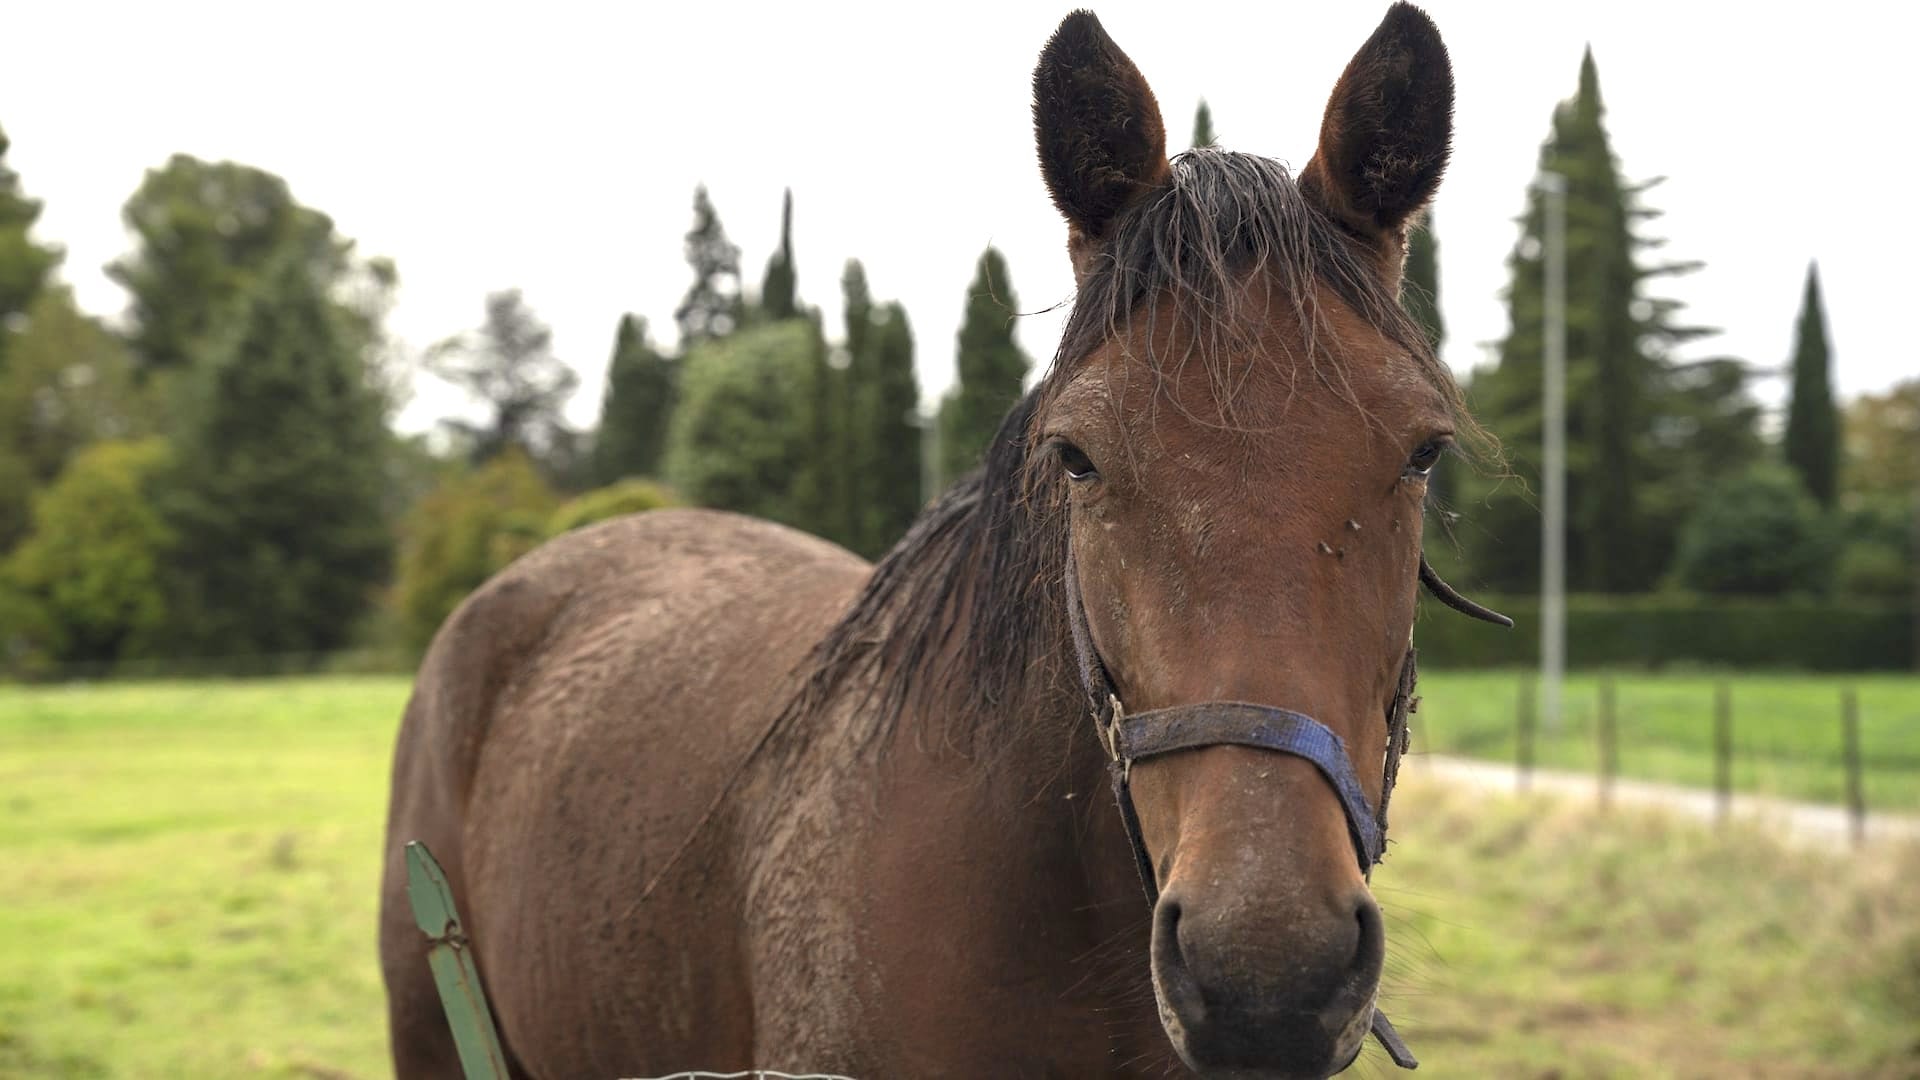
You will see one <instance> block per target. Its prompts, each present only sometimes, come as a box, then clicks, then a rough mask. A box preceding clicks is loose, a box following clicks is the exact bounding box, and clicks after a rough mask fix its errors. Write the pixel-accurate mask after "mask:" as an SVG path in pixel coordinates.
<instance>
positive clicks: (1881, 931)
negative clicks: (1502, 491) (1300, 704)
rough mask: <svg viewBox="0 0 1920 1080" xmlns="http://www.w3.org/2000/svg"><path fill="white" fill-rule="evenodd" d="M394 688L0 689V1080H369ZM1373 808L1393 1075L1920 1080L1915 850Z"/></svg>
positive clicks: (1485, 810)
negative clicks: (1817, 846) (1848, 849)
mask: <svg viewBox="0 0 1920 1080" xmlns="http://www.w3.org/2000/svg"><path fill="white" fill-rule="evenodd" d="M1480 679H1481V677H1479V676H1474V677H1470V678H1439V677H1436V678H1433V679H1430V680H1428V681H1426V682H1425V683H1423V688H1424V689H1425V691H1426V693H1427V694H1428V697H1429V705H1428V707H1427V708H1428V711H1427V712H1426V713H1423V715H1424V716H1425V717H1426V718H1427V721H1428V724H1429V725H1430V726H1431V727H1432V728H1433V729H1434V730H1433V737H1434V739H1435V741H1436V744H1438V743H1439V741H1440V740H1441V738H1442V736H1443V734H1444V735H1445V737H1447V738H1453V737H1455V736H1456V735H1457V731H1456V730H1454V729H1453V728H1449V727H1448V725H1450V724H1458V725H1459V729H1460V730H1470V729H1469V728H1468V727H1467V726H1466V724H1465V723H1464V722H1463V721H1456V720H1454V719H1453V718H1454V717H1456V716H1460V715H1465V714H1466V710H1467V709H1468V707H1470V706H1471V705H1472V704H1473V703H1474V702H1475V701H1477V700H1480V698H1481V697H1482V695H1484V696H1485V697H1486V698H1487V699H1489V701H1490V703H1489V704H1488V706H1487V708H1486V709H1485V713H1486V715H1487V717H1488V719H1487V720H1486V724H1487V725H1488V728H1487V730H1489V731H1491V730H1493V725H1494V724H1495V722H1496V720H1497V718H1498V716H1499V715H1500V711H1499V707H1500V705H1502V704H1505V705H1506V706H1507V708H1508V709H1509V710H1510V695H1508V694H1506V693H1504V692H1503V691H1501V689H1500V688H1501V686H1502V685H1506V686H1508V687H1509V688H1510V687H1511V683H1510V682H1508V683H1506V684H1502V683H1500V682H1498V681H1496V680H1492V679H1487V680H1485V681H1484V682H1476V680H1480ZM1878 692H1879V691H1876V693H1878ZM405 693H406V686H405V683H404V681H403V680H400V679H394V678H368V679H348V678H342V679H326V680H318V679H316V680H282V681H266V682H252V683H173V684H110V685H103V686H65V687H49V688H18V687H5V686H0V1077H96V1076H110V1077H122V1076H125V1077H254V1076H260V1077H309V1078H313V1077H319V1078H340V1077H376V1076H383V1075H385V1074H386V1059H385V1046H384V1039H385V1034H384V1024H383V1019H382V1017H383V1011H382V999H381V991H380V986H379V977H378V973H377V968H376V960H375V952H374V940H373V938H374V932H373V926H374V908H375V896H374V893H375V884H376V877H377V861H378V849H379V844H380V832H381V826H382V820H383V805H384V799H385V788H386V769H387V755H388V751H389V746H390V742H391V739H392V732H393V727H394V723H395V720H396V718H397V717H398V715H399V711H400V708H401V705H402V703H403V700H404V698H405ZM1635 693H1637V691H1633V690H1630V689H1629V688H1628V687H1626V686H1623V688H1622V702H1623V706H1624V705H1625V704H1626V703H1627V702H1629V701H1631V700H1633V695H1634V694H1635ZM1741 693H1742V697H1743V699H1744V698H1745V697H1746V696H1747V694H1746V692H1745V691H1742V692H1741ZM1826 693H1827V691H1826V689H1825V688H1815V689H1813V690H1809V691H1807V698H1808V700H1811V701H1817V700H1819V699H1821V698H1822V697H1823V696H1826ZM1886 693H1887V695H1888V700H1889V701H1893V702H1895V703H1896V707H1897V703H1898V702H1899V701H1902V700H1905V701H1911V700H1912V695H1913V691H1912V689H1911V687H1910V686H1909V687H1907V688H1905V689H1901V688H1900V687H1897V686H1893V685H1889V687H1887V688H1886ZM1862 695H1863V700H1867V701H1871V700H1874V699H1872V698H1869V696H1868V691H1867V687H1866V684H1864V683H1863V684H1862ZM1901 695H1905V696H1904V697H1903V696H1901ZM1655 696H1657V695H1653V694H1652V693H1651V692H1650V694H1649V700H1653V698H1654V697H1655ZM1874 707H1875V706H1873V705H1868V711H1869V715H1871V712H1872V709H1873V708H1874ZM1624 714H1625V709H1624V708H1623V722H1622V728H1623V732H1625V731H1628V730H1631V729H1629V728H1628V727H1627V723H1626V717H1625V715H1624ZM1508 715H1510V712H1509V714H1508ZM1491 738H1492V737H1491V736H1489V739H1490V740H1491ZM1623 741H1624V740H1623ZM1469 745H1471V744H1469ZM1487 745H1488V746H1489V747H1491V746H1493V745H1494V744H1493V742H1491V741H1489V742H1488V744H1487ZM1675 745H1678V746H1681V747H1682V748H1684V743H1680V742H1678V741H1676V743H1675ZM1868 745H1869V754H1870V756H1871V755H1874V754H1881V755H1882V757H1883V760H1893V761H1895V762H1896V763H1898V762H1899V761H1909V762H1910V760H1911V759H1910V757H1908V758H1901V757H1900V754H1901V753H1905V754H1908V755H1911V754H1912V752H1913V751H1912V745H1913V744H1912V742H1911V741H1910V740H1909V741H1905V742H1902V741H1901V740H1899V739H1878V738H1877V737H1875V738H1870V740H1869V744H1868ZM1902 747H1905V748H1906V749H1905V750H1902V749H1901V748H1902ZM1489 752H1492V751H1491V750H1490V751H1489ZM1496 756H1497V755H1496ZM1639 760H1641V759H1640V758H1638V757H1628V761H1629V763H1633V762H1636V761H1639ZM1647 760H1660V759H1659V758H1657V757H1650V758H1648V759H1647ZM1878 767H1879V766H1876V768H1878ZM1755 775H1756V776H1758V775H1761V774H1755ZM1766 775H1773V774H1771V773H1769V774H1766ZM1906 782H1907V783H1911V777H1910V776H1909V778H1908V780H1907V781H1906ZM1896 790H1897V788H1896ZM1394 807H1395V840H1396V843H1395V846H1394V849H1393V854H1392V855H1391V856H1390V857H1389V859H1388V862H1387V864H1386V866H1384V867H1383V868H1382V869H1381V870H1380V872H1379V873H1378V875H1377V877H1376V884H1377V888H1378V892H1379V895H1380V896H1381V899H1382V901H1383V904H1384V905H1385V907H1386V909H1387V912H1388V918H1389V925H1390V928H1391V934H1392V937H1393V941H1394V953H1395V956H1394V958H1393V959H1392V960H1391V962H1390V971H1389V978H1388V989H1387V992H1386V998H1385V1001H1386V1002H1387V1004H1388V1005H1389V1006H1390V1010H1391V1011H1392V1012H1393V1013H1394V1016H1395V1019H1396V1021H1397V1022H1398V1023H1399V1024H1400V1027H1401V1029H1402V1031H1403V1032H1405V1033H1406V1034H1407V1035H1408V1036H1409V1038H1410V1039H1411V1040H1412V1042H1413V1045H1414V1047H1415V1049H1416V1051H1417V1052H1418V1053H1420V1054H1421V1056H1422V1058H1423V1059H1424V1064H1423V1066H1422V1071H1421V1074H1420V1075H1422V1076H1427V1075H1437V1076H1441V1077H1448V1076H1459V1077H1467V1076H1487V1075H1498V1076H1532V1077H1550V1076H1551V1077H1576V1076H1579V1077H1585V1076H1620V1077H1627V1076H1635V1077H1637V1076H1662V1075H1666V1076H1689V1077H1691V1076H1708V1075H1742V1076H1749V1075H1752V1076H1836V1077H1837V1076H1862V1075H1866V1076H1886V1077H1896V1076H1897V1077H1912V1076H1920V893H1916V891H1915V890H1914V888H1913V886H1912V884H1911V883H1912V882H1913V881H1914V880H1916V879H1920V853H1917V852H1913V851H1890V852H1888V853H1887V854H1886V855H1885V856H1884V857H1881V858H1876V859H1852V858H1846V857H1834V856H1829V855H1825V854H1819V853H1807V852H1796V851H1789V850H1785V849H1781V848H1779V847H1776V846H1774V845H1773V844H1771V843H1770V842H1769V841H1767V840H1766V839H1765V838H1763V837H1758V836H1755V835H1752V834H1748V833H1742V832H1738V831H1733V832H1729V833H1725V834H1715V833H1712V832H1710V831H1706V830H1702V829H1698V828H1696V827H1694V826H1691V825H1687V824H1681V823H1673V822H1669V821H1666V820H1664V819H1661V818H1656V817H1644V816H1636V815H1628V814H1619V815H1614V816H1612V817H1609V818H1605V819H1598V818H1594V817H1592V816H1591V815H1590V814H1588V813H1587V812H1586V810H1585V808H1583V807H1573V806H1560V805H1554V804H1543V803H1525V804H1522V803H1515V802H1512V801H1509V800H1505V799H1486V798H1481V797H1475V796H1468V795H1463V794H1459V793H1452V792H1442V791H1437V790H1432V789H1429V788H1424V787H1422V786H1420V781H1419V779H1418V778H1417V776H1415V777H1414V778H1413V779H1410V780H1409V781H1408V782H1407V784H1406V786H1405V791H1404V793H1403V794H1402V795H1400V796H1398V797H1397V798H1396V800H1395V804H1394ZM1374 1053H1376V1052H1373V1051H1370V1054H1374ZM689 1064H690V1065H693V1064H697V1063H691V1062H690V1063H689ZM1361 1071H1362V1073H1363V1074H1364V1075H1372V1076H1381V1077H1384V1076H1387V1075H1388V1074H1389V1072H1390V1070H1389V1069H1388V1068H1387V1067H1386V1065H1385V1063H1384V1061H1382V1060H1375V1059H1374V1058H1372V1057H1370V1058H1368V1059H1366V1060H1365V1061H1363V1064H1362V1066H1361Z"/></svg>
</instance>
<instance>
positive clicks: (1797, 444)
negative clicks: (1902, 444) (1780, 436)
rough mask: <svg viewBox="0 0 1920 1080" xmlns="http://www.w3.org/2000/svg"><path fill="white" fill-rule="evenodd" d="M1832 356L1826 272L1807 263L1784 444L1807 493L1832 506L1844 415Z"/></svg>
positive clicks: (1795, 336) (1788, 460) (1838, 484)
mask: <svg viewBox="0 0 1920 1080" xmlns="http://www.w3.org/2000/svg"><path fill="white" fill-rule="evenodd" d="M1829 366H1830V365H1829V360H1828V355H1827V313H1826V310H1825V308H1824V307H1823V306H1822V304H1821V302H1820V268H1819V267H1818V266H1816V265H1814V264H1812V263H1809V264H1807V285H1806V291H1805V292H1804V293H1803V294H1802V296H1801V298H1800V318H1799V320H1798V321H1797V322H1796V323H1795V324H1794V342H1793V396H1792V398H1791V399H1790V400H1789V401H1788V403H1787V431H1786V438H1785V439H1784V440H1783V447H1782V448H1783V449H1784V450H1785V452H1786V458H1787V464H1788V465H1791V466H1793V470H1794V471H1795V472H1797V473H1799V474H1800V480H1801V482H1802V483H1804V484H1806V486H1807V492H1808V493H1809V494H1811V495H1812V496H1813V497H1814V498H1815V499H1816V500H1818V501H1819V503H1820V505H1821V506H1824V507H1831V506H1832V505H1833V500H1834V497H1835V496H1836V495H1838V494H1839V491H1840V413H1839V410H1837V409H1836V408H1834V404H1833V382H1832V378H1831V375H1830V374H1829Z"/></svg>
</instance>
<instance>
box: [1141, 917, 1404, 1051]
mask: <svg viewBox="0 0 1920 1080" xmlns="http://www.w3.org/2000/svg"><path fill="white" fill-rule="evenodd" d="M1209 891H1211V890H1209ZM1311 908H1312V909H1311V910H1301V909H1299V908H1296V909H1295V910H1293V911H1277V910H1274V909H1271V908H1264V907H1261V906H1260V905H1257V904H1248V903H1245V902H1241V901H1238V900H1235V899H1231V898H1224V897H1219V898H1216V897H1210V896H1209V897H1202V896H1198V895H1195V894H1194V893H1193V892H1191V891H1189V892H1186V893H1184V894H1183V893H1182V891H1180V890H1179V889H1177V888H1176V889H1171V890H1169V891H1168V892H1167V893H1166V894H1165V895H1163V896H1162V897H1161V898H1160V902H1159V904H1158V905H1157V906H1156V907H1155V909H1154V924H1153V945H1152V959H1153V969H1154V986H1155V990H1156V993H1157V994H1158V996H1159V999H1160V1006H1161V1017H1162V1019H1163V1020H1164V1021H1165V1022H1166V1025H1167V1029H1168V1032H1169V1034H1171V1035H1173V1036H1174V1042H1175V1045H1176V1047H1177V1048H1178V1049H1179V1050H1180V1053H1181V1056H1183V1057H1185V1058H1186V1059H1187V1063H1188V1064H1189V1065H1192V1066H1193V1067H1194V1068H1196V1069H1199V1070H1201V1071H1203V1072H1204V1071H1208V1070H1212V1069H1234V1068H1240V1069H1255V1070H1263V1071H1266V1072H1271V1073H1278V1074H1280V1075H1286V1076H1293V1075H1300V1076H1316V1077H1319V1076H1326V1075H1328V1074H1330V1073H1332V1072H1336V1071H1338V1070H1339V1069H1340V1068H1342V1067H1344V1066H1345V1065H1346V1064H1347V1062H1349V1061H1350V1060H1352V1058H1353V1056H1354V1055H1355V1054H1357V1053H1358V1051H1359V1047H1360V1043H1361V1042H1362V1040H1363V1039H1364V1038H1365V1036H1366V1032H1367V1026H1368V1024H1369V1023H1371V1021H1372V1018H1373V1007H1372V1006H1373V997H1374V991H1375V989H1376V988H1377V987H1378V985H1379V981H1380V967H1381V963H1382V961H1383V960H1384V958H1385V955H1386V934H1385V932H1384V930H1383V928H1382V925H1381V921H1380V908H1379V905H1377V904H1375V903H1374V900H1373V897H1372V895H1370V894H1369V893H1368V892H1367V891H1366V890H1365V889H1364V888H1360V889H1357V890H1355V891H1351V892H1348V891H1342V892H1340V893H1338V894H1336V896H1333V897H1328V898H1327V900H1326V902H1324V903H1321V904H1314V905H1311Z"/></svg>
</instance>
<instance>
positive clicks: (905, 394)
mask: <svg viewBox="0 0 1920 1080" xmlns="http://www.w3.org/2000/svg"><path fill="white" fill-rule="evenodd" d="M873 324H874V325H873V336H872V337H871V339H869V348H870V349H871V352H872V360H871V361H870V362H869V363H866V364H860V363H858V362H857V361H856V364H855V367H854V368H853V370H854V371H855V372H856V373H858V374H859V376H860V381H858V382H856V383H855V385H854V388H853V402H854V410H853V416H852V417H851V420H852V422H853V424H854V425H855V431H856V435H855V442H854V450H855V456H854V459H853V473H852V475H851V477H850V478H849V479H850V482H851V483H850V486H851V487H852V489H853V497H854V505H855V506H856V507H858V508H859V511H860V522H861V524H860V529H859V531H858V532H857V533H856V534H855V536H854V543H853V545H852V547H853V550H855V551H857V552H859V553H860V554H862V555H865V556H866V557H867V558H870V559H872V558H878V557H879V556H880V555H881V554H883V553H884V552H885V551H886V550H887V549H888V548H890V547H892V546H893V545H894V542H895V541H897V540H899V539H900V538H901V537H902V536H904V535H906V531H907V527H908V526H910V525H912V524H913V519H914V517H915V516H916V515H918V514H919V512H920V507H921V505H922V499H921V496H920V487H921V451H920V447H921V437H920V427H919V425H918V423H917V422H916V410H917V409H918V408H919V405H920V382H919V379H918V378H917V377H916V376H915V375H914V369H913V328H912V327H911V326H909V325H908V323H907V309H906V308H905V307H903V306H901V304H899V303H898V302H897V301H895V302H889V303H887V304H883V305H881V306H880V307H878V308H876V309H875V311H874V315H873Z"/></svg>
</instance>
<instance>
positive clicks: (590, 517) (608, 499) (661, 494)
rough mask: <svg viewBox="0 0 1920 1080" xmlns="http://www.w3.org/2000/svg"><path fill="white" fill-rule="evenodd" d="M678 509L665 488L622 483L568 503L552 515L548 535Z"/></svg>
mask: <svg viewBox="0 0 1920 1080" xmlns="http://www.w3.org/2000/svg"><path fill="white" fill-rule="evenodd" d="M678 505H680V500H679V498H678V497H676V496H675V495H674V493H673V492H672V491H670V490H668V489H667V488H666V486H665V485H662V484H658V483H655V482H654V481H652V480H639V479H629V480H621V481H619V482H618V483H613V484H608V485H607V486H606V487H601V488H594V489H593V490H592V491H589V492H585V493H583V494H580V495H575V496H574V497H573V498H571V499H568V500H567V501H566V503H565V504H564V505H562V506H561V507H560V509H558V510H555V511H554V512H553V518H552V519H551V520H550V521H548V523H547V535H549V536H559V535H560V534H561V533H564V532H571V531H573V530H574V529H579V528H584V527H586V526H588V525H592V524H593V523H595V522H597V521H605V520H607V519H608V518H616V517H621V516H624V515H626V514H638V513H640V512H642V511H645V510H659V509H661V508H663V507H668V506H678Z"/></svg>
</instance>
